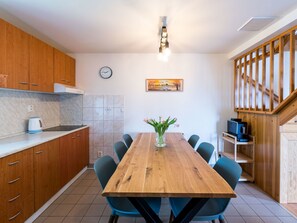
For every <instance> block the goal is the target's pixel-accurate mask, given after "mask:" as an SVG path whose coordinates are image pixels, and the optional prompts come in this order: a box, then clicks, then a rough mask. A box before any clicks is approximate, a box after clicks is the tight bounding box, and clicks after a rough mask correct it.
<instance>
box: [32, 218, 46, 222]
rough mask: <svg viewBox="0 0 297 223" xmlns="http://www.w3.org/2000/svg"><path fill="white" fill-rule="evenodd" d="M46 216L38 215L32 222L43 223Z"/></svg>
mask: <svg viewBox="0 0 297 223" xmlns="http://www.w3.org/2000/svg"><path fill="white" fill-rule="evenodd" d="M45 219H46V217H38V218H37V219H36V220H35V221H34V223H43V222H44V221H45Z"/></svg>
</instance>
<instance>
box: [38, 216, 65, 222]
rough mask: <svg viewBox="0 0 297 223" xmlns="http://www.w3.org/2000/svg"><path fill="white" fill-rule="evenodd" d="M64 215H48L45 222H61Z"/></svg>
mask: <svg viewBox="0 0 297 223" xmlns="http://www.w3.org/2000/svg"><path fill="white" fill-rule="evenodd" d="M63 219H64V217H47V218H46V219H45V221H44V222H43V223H60V222H63Z"/></svg>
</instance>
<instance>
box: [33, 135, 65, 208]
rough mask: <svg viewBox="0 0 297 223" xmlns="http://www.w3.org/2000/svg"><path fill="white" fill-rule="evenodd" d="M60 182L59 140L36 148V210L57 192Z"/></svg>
mask: <svg viewBox="0 0 297 223" xmlns="http://www.w3.org/2000/svg"><path fill="white" fill-rule="evenodd" d="M59 180H60V179H59V140H58V139H57V140H53V141H50V142H47V143H44V144H41V145H38V146H36V147H34V188H35V189H34V192H35V210H38V209H39V208H40V207H41V206H42V205H43V204H44V203H45V202H47V201H48V200H49V199H50V198H51V197H52V196H53V195H54V194H55V193H56V192H57V190H58V188H59V186H60V183H59Z"/></svg>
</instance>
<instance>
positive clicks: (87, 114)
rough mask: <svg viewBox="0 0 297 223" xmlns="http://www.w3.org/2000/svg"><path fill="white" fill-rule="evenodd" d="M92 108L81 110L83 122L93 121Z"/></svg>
mask: <svg viewBox="0 0 297 223" xmlns="http://www.w3.org/2000/svg"><path fill="white" fill-rule="evenodd" d="M93 120H94V116H93V108H83V121H93Z"/></svg>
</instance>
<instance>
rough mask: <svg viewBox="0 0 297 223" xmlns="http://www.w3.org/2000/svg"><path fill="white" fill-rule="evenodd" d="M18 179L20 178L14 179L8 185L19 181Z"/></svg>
mask: <svg viewBox="0 0 297 223" xmlns="http://www.w3.org/2000/svg"><path fill="white" fill-rule="evenodd" d="M20 179H21V178H20V177H18V178H16V179H15V180H11V181H9V182H8V184H13V183H15V182H17V181H19V180H20Z"/></svg>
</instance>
